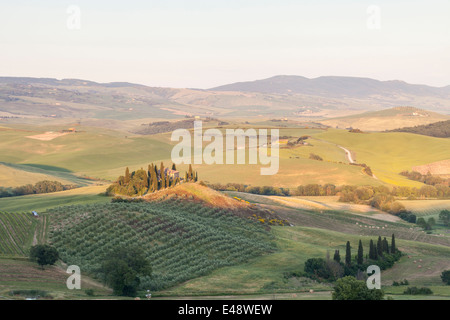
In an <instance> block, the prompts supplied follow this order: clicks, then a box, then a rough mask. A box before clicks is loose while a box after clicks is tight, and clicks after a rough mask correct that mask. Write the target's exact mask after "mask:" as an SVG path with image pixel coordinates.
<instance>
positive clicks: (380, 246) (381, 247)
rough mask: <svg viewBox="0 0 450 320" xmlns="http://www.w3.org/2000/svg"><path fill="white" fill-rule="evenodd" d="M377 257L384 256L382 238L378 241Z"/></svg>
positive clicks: (379, 237)
mask: <svg viewBox="0 0 450 320" xmlns="http://www.w3.org/2000/svg"><path fill="white" fill-rule="evenodd" d="M377 255H378V256H379V257H382V256H383V241H382V240H381V236H378V241H377Z"/></svg>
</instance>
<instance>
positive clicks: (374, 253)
mask: <svg viewBox="0 0 450 320" xmlns="http://www.w3.org/2000/svg"><path fill="white" fill-rule="evenodd" d="M373 259H374V260H378V248H377V245H376V244H373Z"/></svg>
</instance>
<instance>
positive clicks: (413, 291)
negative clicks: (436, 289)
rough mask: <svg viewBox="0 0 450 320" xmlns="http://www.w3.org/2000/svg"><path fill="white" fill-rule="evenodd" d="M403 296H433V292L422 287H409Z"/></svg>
mask: <svg viewBox="0 0 450 320" xmlns="http://www.w3.org/2000/svg"><path fill="white" fill-rule="evenodd" d="M403 294H411V295H426V294H433V291H431V289H430V288H426V287H422V288H417V287H408V288H407V289H406V290H405V291H404V292H403Z"/></svg>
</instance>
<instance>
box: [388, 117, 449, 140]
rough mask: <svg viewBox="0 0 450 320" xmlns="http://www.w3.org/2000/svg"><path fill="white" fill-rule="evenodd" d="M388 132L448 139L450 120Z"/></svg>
mask: <svg viewBox="0 0 450 320" xmlns="http://www.w3.org/2000/svg"><path fill="white" fill-rule="evenodd" d="M389 132H408V133H415V134H421V135H424V136H430V137H436V138H449V137H450V120H447V121H439V122H434V123H430V124H425V125H421V126H415V127H405V128H399V129H394V130H391V131H389Z"/></svg>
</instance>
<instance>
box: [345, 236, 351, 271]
mask: <svg viewBox="0 0 450 320" xmlns="http://www.w3.org/2000/svg"><path fill="white" fill-rule="evenodd" d="M351 262H352V251H351V248H350V241H347V246H346V248H345V264H346V265H348V266H349V265H350V264H351Z"/></svg>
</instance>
